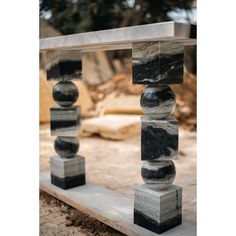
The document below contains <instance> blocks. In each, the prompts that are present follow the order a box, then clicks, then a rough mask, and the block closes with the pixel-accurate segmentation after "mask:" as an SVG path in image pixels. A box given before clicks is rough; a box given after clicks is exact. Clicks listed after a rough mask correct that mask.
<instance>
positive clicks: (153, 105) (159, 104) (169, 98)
mask: <svg viewBox="0 0 236 236" xmlns="http://www.w3.org/2000/svg"><path fill="white" fill-rule="evenodd" d="M175 104H176V102H175V94H174V93H173V91H172V90H171V88H170V87H168V86H165V85H163V86H155V85H149V86H147V87H146V88H145V89H144V91H143V93H142V96H141V99H140V105H141V107H142V109H143V111H144V113H145V114H146V115H147V116H149V117H152V118H156V119H164V118H166V117H167V116H169V115H170V114H171V113H172V112H173V111H174V109H175Z"/></svg>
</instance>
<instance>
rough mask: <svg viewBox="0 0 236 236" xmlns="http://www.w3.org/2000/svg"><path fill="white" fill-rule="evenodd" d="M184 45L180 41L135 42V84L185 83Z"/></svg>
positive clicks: (133, 61) (133, 68)
mask: <svg viewBox="0 0 236 236" xmlns="http://www.w3.org/2000/svg"><path fill="white" fill-rule="evenodd" d="M183 63H184V46H183V44H182V43H178V42H170V41H169V42H139V43H133V49H132V64H133V67H132V71H133V84H156V85H159V84H181V83H183Z"/></svg>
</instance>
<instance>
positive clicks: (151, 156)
mask: <svg viewBox="0 0 236 236" xmlns="http://www.w3.org/2000/svg"><path fill="white" fill-rule="evenodd" d="M141 159H142V160H176V159H178V121H177V119H176V118H175V117H173V116H169V117H167V118H166V119H164V120H155V119H152V118H149V117H147V116H142V117H141Z"/></svg>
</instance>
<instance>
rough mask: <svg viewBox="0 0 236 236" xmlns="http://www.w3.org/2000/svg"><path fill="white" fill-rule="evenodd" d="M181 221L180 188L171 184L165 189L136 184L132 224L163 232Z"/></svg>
mask: <svg viewBox="0 0 236 236" xmlns="http://www.w3.org/2000/svg"><path fill="white" fill-rule="evenodd" d="M181 222H182V188H181V187H179V186H176V185H171V187H170V188H168V189H166V190H162V191H159V190H155V189H150V188H149V186H148V185H147V184H144V185H140V186H137V187H136V188H135V194H134V224H137V225H139V226H141V227H144V228H146V229H148V230H151V231H153V232H155V233H158V234H160V233H163V232H165V231H167V230H169V229H171V228H173V227H175V226H177V225H179V224H181Z"/></svg>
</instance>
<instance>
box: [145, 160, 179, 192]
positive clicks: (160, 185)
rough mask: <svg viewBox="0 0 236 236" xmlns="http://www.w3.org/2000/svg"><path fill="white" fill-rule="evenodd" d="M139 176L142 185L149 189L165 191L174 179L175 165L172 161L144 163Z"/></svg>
mask: <svg viewBox="0 0 236 236" xmlns="http://www.w3.org/2000/svg"><path fill="white" fill-rule="evenodd" d="M141 175H142V178H143V181H144V183H145V184H148V185H149V186H150V187H151V188H156V189H166V188H168V187H169V186H170V185H171V184H172V183H173V181H174V179H175V175H176V171H175V164H174V162H173V161H145V162H143V165H142V169H141Z"/></svg>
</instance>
